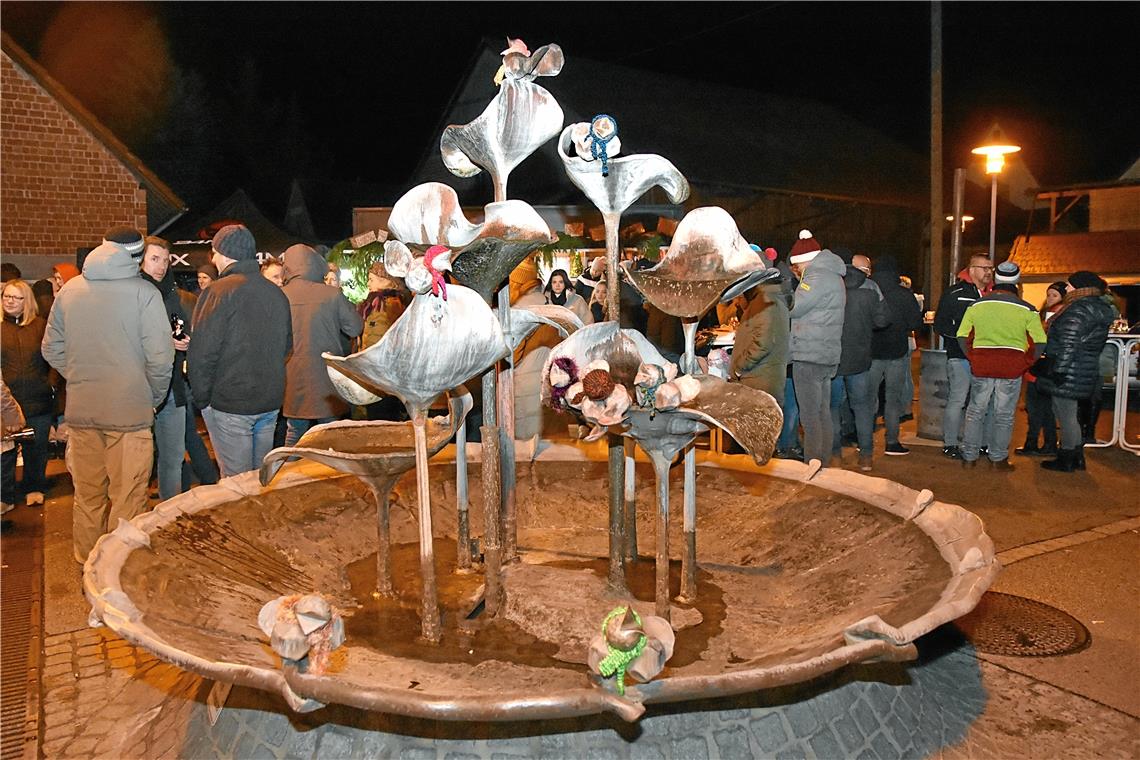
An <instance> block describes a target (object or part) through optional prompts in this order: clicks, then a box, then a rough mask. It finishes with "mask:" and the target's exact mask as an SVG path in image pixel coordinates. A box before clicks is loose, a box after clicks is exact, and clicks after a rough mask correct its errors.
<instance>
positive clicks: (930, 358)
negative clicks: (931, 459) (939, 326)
mask: <svg viewBox="0 0 1140 760" xmlns="http://www.w3.org/2000/svg"><path fill="white" fill-rule="evenodd" d="M919 375H920V377H919V385H918V437H919V438H929V439H930V440H934V441H941V440H942V415H943V413H944V412H945V411H946V399H947V398H949V394H950V381H949V380H948V379H947V376H946V352H945V351H940V350H937V349H933V348H924V349H922V359H921V362H920V364H919Z"/></svg>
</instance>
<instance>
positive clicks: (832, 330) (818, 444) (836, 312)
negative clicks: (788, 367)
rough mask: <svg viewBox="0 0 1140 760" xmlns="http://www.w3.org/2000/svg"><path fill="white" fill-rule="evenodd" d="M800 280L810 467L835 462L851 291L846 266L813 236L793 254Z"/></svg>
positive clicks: (800, 389) (799, 345) (797, 308)
mask: <svg viewBox="0 0 1140 760" xmlns="http://www.w3.org/2000/svg"><path fill="white" fill-rule="evenodd" d="M788 262H789V263H790V264H791V266H792V271H793V272H795V274H796V276H797V277H799V279H800V284H799V286H798V287H796V291H795V296H794V302H793V304H792V309H791V319H792V324H791V339H790V346H789V355H790V358H791V360H792V383H793V385H795V389H796V404H797V406H799V410H800V424H801V425H803V428H804V461H805V462H810V461H811V460H812V459H817V460H819V461H820V462H821V463H822V464H823V465H824V466H827V465H828V463H829V462H830V461H831V443H832V437H833V436H832V426H831V378H833V377H835V372H836V370H837V369H838V368H839V357H840V355H841V353H842V349H843V346H842V337H843V310H844V308H845V307H846V304H847V289H846V287H845V286H844V284H843V275H844V274H846V272H847V266H846V265H845V264H844V263H843V260H842V259H840V258H839V257H838V256H836V255H835V254H834V253H832V252H831V251H829V250H826V249H825V248H823V247H822V246H821V245H820V244H819V242H818V241H817V240H816V239H815V238H814V237H812V234H811V232H810V231H808V230H801V231H800V234H799V239H797V240H796V242H795V243H794V244H793V245H792V250H791V252H790V253H789V254H788Z"/></svg>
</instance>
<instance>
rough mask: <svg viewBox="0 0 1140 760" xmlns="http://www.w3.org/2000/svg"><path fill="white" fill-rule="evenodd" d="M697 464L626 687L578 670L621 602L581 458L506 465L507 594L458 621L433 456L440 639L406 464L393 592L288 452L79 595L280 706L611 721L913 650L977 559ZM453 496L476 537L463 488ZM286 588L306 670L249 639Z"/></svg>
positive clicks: (353, 514)
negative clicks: (422, 617)
mask: <svg viewBox="0 0 1140 760" xmlns="http://www.w3.org/2000/svg"><path fill="white" fill-rule="evenodd" d="M445 454H446V451H445ZM436 461H439V460H438V459H437V460H436ZM638 473H639V478H638V495H637V503H638V523H639V528H640V531H641V535H640V536H639V539H640V541H641V543H642V545H643V546H646V547H648V546H652V545H653V541H652V537H653V532H652V531H653V527H654V519H653V510H654V501H653V495H652V494H653V492H652V489H653V479H652V477H651V471H650V470H649V469H648V466H647V465H639V467H638ZM699 473H700V474H699V478H698V485H699V490H698V500H699V509H698V523H697V528H698V534H697V535H698V560H699V563H700V572H699V575H698V592H699V593H698V598H697V602H696V603H695V604H694V605H683V604H679V603H675V604H674V607H673V610H672V619H673V623H674V626H675V627H677V628H678V631H677V651H676V653H675V654H674V657H673V659H672V660H671V661H670V662H669V664H668V665H667V666H666V669H665V671H664V672H663V673H662V674H661V675H660V676H658V678H656V679H655V680H653V681H652V682H650V683H648V684H630V685H628V687H627V690H626V694H625V696H624V697H619V696H618V695H617V694H615V693H613V692H612V691H610V690H609V688H607V687H606V685H605V684H599V683H597V682H595V681H594V680H593V679H592V678H591V677H590V675H589V673H588V670H587V669H586V667H585V664H584V663H585V648H586V645H587V643H588V640H589V637H590V636H592V635H593V634H594V633H595V631H596V629H597V626H599V625H600V623H601V619H602V617H603V616H604V614H605V613H606V612H607V611H609V609H612V607H614V606H616V604H618V603H620V602H622V601H624V599H623V597H621V596H620V595H617V594H615V593H614V592H613V590H611V589H607V587H606V585H605V578H606V567H605V562H604V558H605V557H606V555H607V544H608V533H607V514H606V509H607V508H606V495H605V493H606V489H605V463H603V462H587V461H538V462H534V463H530V464H526V463H520V465H519V492H518V504H519V540H518V543H519V547H520V558H521V561H520V562H518V563H516V564H514V565H509V566H508V567H507V568H506V570H505V577H504V587H505V588H506V597H507V601H506V604H505V606H504V608H503V610H502V611H501V613H500V615H499V616H498V617H497V618H496V619H495V620H494V621H491V622H487V621H484V620H482V619H481V615H480V614H479V611H478V598H479V592H480V587H481V584H482V576H481V575H479V574H458V573H457V572H456V568H455V556H456V554H455V546H454V542H453V538H454V535H453V530H451V529H450V526H452V525H454V523H455V520H454V514H453V513H454V502H455V496H454V493H455V491H454V468H453V467H450V466H448V465H446V464H442V463H441V464H438V465H436V466H434V467H433V468H432V472H431V483H432V486H431V487H432V499H431V501H432V509H433V510H434V511H435V514H434V515H433V523H434V524H435V525H436V526H437V530H436V536H435V543H436V550H435V554H436V557H437V563H438V567H437V574H438V577H439V579H440V603H441V607H442V609H443V615H444V623H443V630H444V635H443V641H442V642H441V643H440V644H439V645H438V646H432V645H428V644H426V643H422V642H419V641H417V638H416V637H417V635H418V634H419V622H418V619H417V616H416V613H415V610H416V605H417V600H418V598H419V591H420V590H419V587H418V575H417V570H418V554H417V551H416V537H417V526H416V524H415V519H414V515H415V504H414V501H415V495H414V494H415V490H414V489H415V481H414V473H409V474H408V475H405V476H404V478H403V479H402V480H401V481H400V482H399V483H398V484H397V486H396V488H395V489H394V491H395V494H396V496H395V498H394V499H393V504H392V521H391V530H392V540H393V544H394V549H393V558H392V561H393V570H394V587H395V591H396V594H397V596H396V598H395V599H377V598H374V597H373V595H372V593H371V592H372V590H373V589H374V588H375V565H376V563H375V551H376V540H375V535H376V534H375V530H376V528H375V507H374V502H373V501H372V499H371V497H370V494H369V492H368V491H367V489H366V488H365V486H364V485H362V484H361V483H359V482H358V481H356V480H355V479H353V478H350V477H345V476H340V475H337V474H335V473H332V472H330V471H329V470H328V469H327V468H324V467H322V466H320V465H316V464H311V463H304V462H299V463H294V464H290V465H287V466H286V467H285V468H284V469H283V470H282V472H281V474H280V475H279V476H278V478H277V480H276V481H275V482H274V483H273V484H272V485H271V486H270V487H264V488H263V487H261V486H260V485H259V484H258V482H257V479H256V474H254V473H249V474H246V475H243V476H239V477H237V478H231V479H227V480H225V481H223V482H222V483H220V484H218V485H217V486H211V487H205V488H197V489H194V490H193V491H191V492H189V493H187V494H182V495H181V496H179V497H176V498H175V499H172V500H170V501H168V502H164V503H163V504H161V505H160V506H159V507H158V508H157V509H156V510H155V511H154V512H152V513H148V514H145V515H141V516H139V517H138V518H136V519H135V520H134V521H132V523H131V524H129V525H123V526H120V528H119V529H117V530H116V531H115V532H113V533H111V534H108V535H107V536H105V537H104V538H103V539H101V540H100V542H99V544H98V545H97V546H96V549H95V550H94V551H93V552H92V554H91V556H90V557H89V559H88V562H87V564H86V566H85V568H84V589H85V592H86V594H87V596H88V598H89V600H90V601H91V602H92V605H93V607H94V613H95V615H97V616H98V617H99V618H101V619H102V620H103V622H104V623H106V624H107V625H108V626H110V627H111V628H112V629H114V630H115V631H116V632H117V633H119V634H120V635H121V636H123V637H124V638H126V639H127V640H129V641H131V642H132V643H134V644H136V645H138V646H142V647H144V648H146V649H148V650H150V651H152V652H154V653H155V654H156V655H158V656H159V657H162V658H163V659H165V660H167V661H169V662H172V663H174V664H176V665H179V666H180V667H183V668H186V669H188V670H191V671H194V672H197V673H199V674H201V675H203V676H205V677H207V678H211V679H214V680H218V681H225V682H232V683H238V684H243V685H248V686H253V687H256V688H260V689H266V690H270V691H276V692H280V693H283V694H285V695H286V696H287V698H290V699H291V701H292V702H293V703H294V704H295V705H298V704H305V705H307V706H309V707H312V706H317V703H338V704H345V705H350V706H354V707H359V708H363V709H367V710H377V711H383V712H390V713H396V714H403V715H410V716H417V717H426V718H435V719H446V720H464V721H488V720H512V721H514V720H527V719H539V718H554V717H568V716H575V715H586V714H593V713H599V712H614V713H616V714H618V715H620V716H621V717H623V718H625V719H627V720H632V719H636V718H637V717H638V716H639V715H640V714H641V712H642V711H643V710H644V707H643V705H645V704H648V703H655V702H673V701H681V700H687V699H692V698H697V697H701V698H707V697H716V696H727V695H732V694H740V693H745V692H750V691H755V690H757V689H763V688H770V687H775V686H781V685H786V684H791V683H798V682H803V681H807V680H810V679H812V678H815V677H817V676H819V675H822V674H824V673H827V672H830V671H834V670H837V669H839V668H841V667H843V666H844V665H847V664H850V663H854V662H860V661H867V660H873V659H892V660H906V659H909V658H913V656H914V647H913V643H912V642H913V641H914V640H915V639H916V638H918V637H919V636H921V635H923V634H924V633H927V632H929V631H930V630H933V629H934V628H935V627H937V626H938V625H941V624H942V623H945V622H948V621H949V620H952V619H954V618H955V617H958V616H959V615H961V614H964V613H965V612H967V611H969V610H970V609H972V608H973V606H974V605H975V604H976V603H977V600H978V598H979V597H980V596H981V594H982V593H983V592H984V591H985V590H986V588H988V586H989V585H990V583H992V581H993V578H994V577H995V576H996V573H997V572H998V569H999V565H998V563H997V561H996V560H995V559H994V550H993V545H992V542H991V541H990V540H989V538H988V537H987V536H986V535H985V533H984V530H983V526H982V524H981V521H980V520H979V519H978V518H977V517H976V516H974V515H973V514H971V513H969V512H967V511H965V510H963V509H961V508H960V507H956V506H953V505H948V504H943V503H941V502H937V501H934V500H933V496H932V494H930V492H929V491H923V492H916V491H914V490H912V489H909V488H907V487H905V486H902V485H899V484H896V483H892V482H890V481H885V480H882V479H878V478H870V477H867V476H863V475H859V474H856V473H851V472H846V471H842V470H832V469H825V470H818V469H815V468H812V467H811V466H808V465H803V464H800V463H798V462H787V461H777V462H771V463H769V464H768V465H766V466H764V467H759V468H758V467H756V466H755V465H753V464H751V462H748V461H746V460H745V458H744V457H721V458H718V459H716V460H715V462H712V463H706V464H704V465H702V466H701V467H700V468H699ZM477 477H478V476H477V474H476V473H475V472H474V471H473V472H472V479H473V480H476V479H477ZM675 480H677V481H678V482H676V483H675V484H674V491H675V497H676V498H675V499H674V500H673V503H675V504H677V505H679V504H680V502H681V500H680V488H681V484H680V482H679V480H680V479H679V478H677V479H675ZM471 493H472V501H473V502H475V503H474V504H472V508H471V514H472V516H473V520H472V522H473V524H472V533H473V534H478V533H479V532H480V531H481V525H480V522H479V516H480V515H482V509H481V505H480V504H479V501H480V498H481V489H480V488H479V487H478V485H477V484H472V488H471ZM679 523H680V520H676V521H673V524H674V525H675V526H677V533H676V534H675V535H674V536H673V537H672V538H673V545H674V546H679V545H680V544H679V536H680V525H679ZM148 543H149V547H148V546H147V545H146V544H148ZM679 564H680V563H679V561H676V560H675V561H674V563H673V565H674V567H673V568H672V570H673V572H674V573H677V572H678V571H679ZM652 573H653V561H652V558H651V557H642V558H641V559H640V560H639V561H638V562H635V563H632V564H631V566H630V568H628V569H627V577H628V578H629V580H630V587H631V590H632V593H633V597H634V599H635V601H634V602H633V604H634V607H635V609H637V610H638V611H639V612H651V611H652V608H653V586H652ZM673 587H674V588H676V585H674V586H673ZM308 591H320V592H321V593H324V594H326V595H328V596H330V597H331V598H333V599H334V600H335V603H336V604H337V605H338V606H339V607H341V609H342V610H344V613H345V622H346V628H347V632H348V638H347V641H346V644H345V646H344V647H342V648H341V649H339V650H337V651H335V652H334V653H333V658H332V663H331V666H330V668H329V670H328V672H326V673H324V674H322V675H314V674H312V673H303V672H300V671H299V670H297V669H296V668H294V667H291V666H289V665H285V666H284V667H283V665H282V661H281V660H280V658H278V657H277V655H275V654H274V653H273V652H272V650H270V649H269V646H268V642H266V641H265V638H264V636H263V635H262V634H261V632H260V630H258V629H257V611H258V609H260V606H261V605H262V604H264V603H265V602H266V601H269V600H270V599H273V598H276V597H277V596H280V595H283V594H289V593H298V592H301V593H303V592H308Z"/></svg>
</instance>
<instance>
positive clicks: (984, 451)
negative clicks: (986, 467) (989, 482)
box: [978, 446, 990, 458]
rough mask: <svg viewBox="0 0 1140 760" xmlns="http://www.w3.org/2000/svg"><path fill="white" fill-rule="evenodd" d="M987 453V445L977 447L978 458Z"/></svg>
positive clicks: (988, 450)
mask: <svg viewBox="0 0 1140 760" xmlns="http://www.w3.org/2000/svg"><path fill="white" fill-rule="evenodd" d="M989 453H990V447H989V446H982V447H981V448H980V449H978V457H979V458H981V457H984V456H986V455H987V454H989Z"/></svg>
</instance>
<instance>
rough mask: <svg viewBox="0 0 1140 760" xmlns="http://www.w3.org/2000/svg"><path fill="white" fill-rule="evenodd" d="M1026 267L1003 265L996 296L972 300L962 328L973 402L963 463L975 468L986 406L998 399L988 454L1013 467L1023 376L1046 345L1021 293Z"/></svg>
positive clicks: (968, 409)
mask: <svg viewBox="0 0 1140 760" xmlns="http://www.w3.org/2000/svg"><path fill="white" fill-rule="evenodd" d="M1020 280H1021V269H1020V268H1019V267H1018V266H1017V264H1015V263H1013V262H1012V261H1006V262H1004V263H1002V264H999V265H998V268H997V271H996V272H995V276H994V286H993V290H992V291H991V292H990V294H989V295H988V296H986V297H984V298H982V299H980V300H978V301H977V302H975V303H974V304H972V305H971V306H970V307H969V308H968V309H966V313H965V314H964V315H963V317H962V322H961V324H960V325H959V326H958V344H959V345H960V346H961V348H962V350H963V352H964V353H965V354H966V357H967V358H968V359H969V360H970V374H971V375H972V376H973V380H972V381H971V383H970V405H969V406H968V407H966V424H965V429H964V431H963V433H962V465H963V466H964V467H974V466H975V465H977V462H978V454H979V450H980V448H981V443H982V427H983V423H984V421H985V417H986V408H987V407H988V406H989V405H990V402H991V400H992V402H993V418H994V419H993V432H992V440H991V441H990V442H989V452H988V458H989V460H990V463H991V464H992V465H993V466H994V469H998V470H1012V469H1013V465H1011V464H1010V463H1009V441H1010V438H1011V437H1012V436H1013V415H1014V412H1015V411H1016V410H1017V400H1018V398H1020V396H1021V376H1022V375H1023V374H1024V373H1025V370H1027V369H1029V367H1030V366H1032V365H1033V362H1034V361H1036V359H1037V357H1038V356H1040V355H1041V353H1042V352H1043V351H1044V349H1045V331H1044V330H1043V329H1041V319H1040V317H1039V316H1038V314H1037V310H1036V309H1035V308H1033V306H1032V305H1031V304H1029V303H1026V302H1025V301H1023V300H1021V298H1019V297H1018V295H1017V286H1018V283H1019V282H1020Z"/></svg>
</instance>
